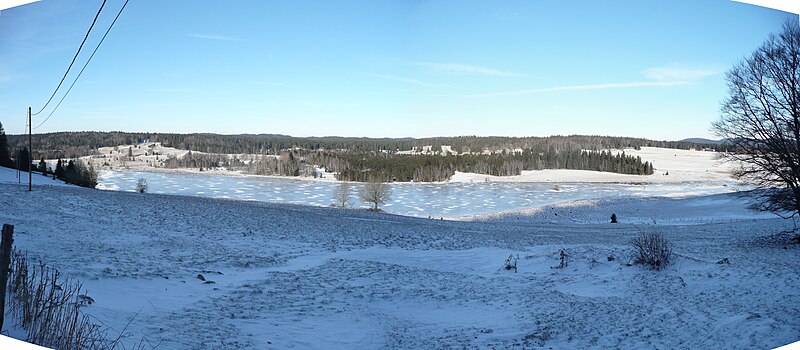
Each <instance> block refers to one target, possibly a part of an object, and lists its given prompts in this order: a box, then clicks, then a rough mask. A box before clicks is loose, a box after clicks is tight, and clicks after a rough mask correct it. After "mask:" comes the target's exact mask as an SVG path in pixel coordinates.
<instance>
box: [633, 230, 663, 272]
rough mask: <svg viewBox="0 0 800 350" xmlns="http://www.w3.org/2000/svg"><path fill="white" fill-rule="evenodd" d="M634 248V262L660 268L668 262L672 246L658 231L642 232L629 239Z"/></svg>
mask: <svg viewBox="0 0 800 350" xmlns="http://www.w3.org/2000/svg"><path fill="white" fill-rule="evenodd" d="M631 246H633V248H634V249H635V250H636V252H635V257H634V260H633V263H634V264H638V265H647V266H650V268H652V269H656V270H661V269H663V268H664V267H666V266H667V265H669V263H670V258H671V257H672V248H670V244H669V241H668V240H667V239H666V238H665V237H664V236H663V235H662V234H660V233H642V234H639V236H637V237H635V238H633V239H632V240H631Z"/></svg>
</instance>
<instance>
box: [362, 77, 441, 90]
mask: <svg viewBox="0 0 800 350" xmlns="http://www.w3.org/2000/svg"><path fill="white" fill-rule="evenodd" d="M367 75H368V76H370V77H373V78H378V79H383V80H391V81H399V82H402V83H407V84H412V85H419V86H426V87H447V86H448V85H443V84H431V83H426V82H422V81H419V80H416V79H410V78H404V77H398V76H394V75H387V74H367Z"/></svg>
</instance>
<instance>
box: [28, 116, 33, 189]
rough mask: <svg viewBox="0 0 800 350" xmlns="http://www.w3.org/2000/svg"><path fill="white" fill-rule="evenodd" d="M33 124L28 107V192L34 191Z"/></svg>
mask: <svg viewBox="0 0 800 350" xmlns="http://www.w3.org/2000/svg"><path fill="white" fill-rule="evenodd" d="M32 133H33V124H31V108H30V107H28V192H30V191H32V190H33V173H31V163H32V162H33V156H32V155H33V137H32V136H31V134H32Z"/></svg>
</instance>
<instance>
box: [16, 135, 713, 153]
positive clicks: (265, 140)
mask: <svg viewBox="0 0 800 350" xmlns="http://www.w3.org/2000/svg"><path fill="white" fill-rule="evenodd" d="M7 136H8V142H9V145H10V147H11V149H12V151H13V150H15V149H17V148H23V147H27V146H28V138H27V135H7ZM144 140H149V141H151V142H161V144H162V145H164V146H167V147H174V148H178V149H190V150H193V151H200V152H206V153H229V154H277V153H278V152H280V151H281V150H288V149H292V148H296V149H304V150H319V149H325V150H349V151H366V152H370V151H387V152H390V153H391V152H396V151H408V150H411V149H413V148H414V147H417V148H421V147H423V146H433V149H434V150H439V149H441V146H442V145H445V146H451V148H452V150H454V151H456V152H458V153H466V152H481V151H482V150H484V149H488V150H492V151H496V150H503V149H512V150H513V149H522V150H528V149H537V150H553V151H556V152H558V151H571V150H595V151H600V150H604V149H621V148H626V147H631V148H638V147H662V148H677V149H691V148H695V149H698V148H715V149H717V150H724V148H725V145H720V144H708V143H696V142H687V141H654V140H648V139H642V138H633V137H614V136H585V135H571V136H548V137H495V136H489V137H484V136H458V137H432V138H422V139H413V138H358V137H292V136H286V135H274V134H264V135H249V134H244V135H218V134H167V133H130V132H116V131H115V132H96V131H80V132H56V133H47V134H35V135H33V149H34V150H36V151H35V153H34V156H33V158H34V159H38V158H41V157H45V158H48V159H55V158H75V157H79V156H85V155H90V154H95V153H96V149H97V148H99V147H113V146H118V145H130V144H136V143H141V142H143V141H144Z"/></svg>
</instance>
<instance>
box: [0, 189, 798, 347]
mask: <svg viewBox="0 0 800 350" xmlns="http://www.w3.org/2000/svg"><path fill="white" fill-rule="evenodd" d="M26 189H27V188H26V187H24V186H20V185H16V184H8V183H0V208H2V210H0V222H2V223H11V224H14V225H16V230H15V243H16V245H17V247H18V248H20V249H24V250H27V251H29V252H30V253H31V254H32V256H34V257H39V258H41V259H42V260H44V261H46V262H48V263H49V264H51V265H55V266H57V267H59V268H61V270H62V271H63V272H64V273H65V274H67V275H69V276H70V277H76V278H80V279H82V280H83V282H84V287H85V288H86V289H87V290H88V294H89V295H90V296H91V297H92V298H93V299H94V300H95V301H96V302H95V303H94V304H93V305H91V306H88V307H86V308H85V310H86V311H87V312H89V313H90V314H91V315H92V316H93V317H95V318H96V319H97V320H98V322H102V324H105V325H107V326H109V327H111V328H112V329H111V330H110V331H109V333H110V334H112V335H113V334H117V333H119V332H121V330H122V329H123V328H124V327H125V325H126V324H127V323H128V322H129V321H130V326H128V328H127V329H126V331H125V341H126V342H128V344H133V343H138V342H139V341H140V340H141V338H142V337H145V338H146V339H147V341H148V342H150V343H151V344H153V345H156V344H158V348H160V349H241V348H256V349H265V348H266V349H269V348H276V349H284V348H326V349H336V348H387V347H389V348H442V347H466V348H492V347H493V348H532V347H543V348H603V349H605V348H660V349H664V348H730V349H750V348H771V347H776V346H780V345H783V344H787V343H790V342H793V341H797V340H800V318H798V317H797V315H800V302H798V300H800V290H798V288H797V286H798V285H800V260H798V259H797V257H798V254H799V253H800V247H798V246H797V245H792V244H788V243H785V242H786V241H787V238H788V235H786V234H778V232H780V231H783V230H787V229H790V228H791V227H792V223H791V222H790V221H784V220H781V219H772V218H767V217H764V216H760V214H752V213H751V214H752V215H747V213H748V212H747V211H745V209H736V210H737V213H738V214H737V216H736V217H729V218H727V219H726V220H720V221H710V222H709V221H706V220H696V221H695V222H690V223H693V224H682V225H661V224H660V223H657V224H655V225H654V224H652V223H651V224H649V225H647V224H632V223H626V222H625V218H633V217H635V210H636V209H637V208H638V207H639V204H636V203H627V204H625V203H623V204H620V205H619V206H618V207H615V208H614V210H618V211H617V212H616V214H617V215H618V216H619V217H620V218H621V222H622V223H620V224H617V225H612V224H606V223H599V221H598V222H595V221H594V219H593V218H590V217H588V216H589V215H593V214H592V213H597V215H600V212H601V211H602V210H601V209H593V208H592V207H591V206H580V205H577V206H574V208H573V210H575V211H574V212H573V214H572V215H573V216H574V217H575V220H561V221H552V220H551V219H550V218H544V217H543V218H542V219H541V220H538V219H536V217H535V216H534V217H532V218H528V219H526V220H522V219H517V220H514V219H508V220H506V219H503V218H496V219H493V220H491V221H490V222H453V221H440V220H429V219H421V218H410V217H401V216H394V215H386V214H374V213H369V212H365V211H356V210H338V209H330V208H319V207H306V206H296V205H286V204H270V203H260V202H240V201H231V200H220V199H211V198H199V197H182V196H165V195H156V194H147V195H140V194H136V193H124V192H111V191H97V190H89V189H83V188H74V187H56V186H37V187H36V188H35V191H34V192H30V193H29V192H27V191H26ZM723 199H724V198H721V197H720V198H715V197H711V198H709V199H707V202H708V201H711V202H713V201H717V200H723ZM698 200H699V199H698ZM673 201H674V202H671V204H670V205H671V206H672V207H671V208H679V207H681V206H691V205H693V203H694V202H692V201H691V200H684V199H680V200H673ZM682 203H683V204H682ZM737 203H738V202H735V201H731V202H728V204H725V203H723V202H720V203H718V204H717V205H718V207H719V209H720V212H724V211H725V210H727V209H729V208H731V207H735V206H737V205H739V204H737ZM604 205H605V204H604ZM641 205H642V206H644V207H647V206H648V205H650V204H647V203H643V204H641ZM31 210H34V211H35V215H30V211H31ZM648 210H649V209H648ZM683 212H685V213H686V215H691V213H692V210H688V209H684V211H683ZM609 214H610V213H609ZM518 215H521V214H518ZM565 215H566V214H565ZM703 215H709V214H708V212H706V213H705V214H703ZM559 216H561V215H559ZM582 216H583V217H582ZM519 217H521V216H519ZM603 217H605V214H603ZM642 217H643V218H644V216H642ZM643 220H644V219H643ZM665 220H666V219H665ZM551 221H552V222H551ZM667 221H668V220H667ZM652 230H655V231H658V232H662V233H663V234H665V235H666V236H667V237H668V238H669V239H670V240H671V241H672V242H673V244H674V250H675V252H676V254H677V257H676V259H675V264H674V265H672V266H670V267H669V268H667V269H666V270H664V271H660V272H653V271H648V270H644V269H642V268H640V267H636V266H630V267H629V266H626V264H627V263H628V262H629V261H630V248H629V247H628V246H627V242H628V241H629V240H630V239H631V238H632V237H633V236H635V235H637V234H638V233H640V232H643V231H648V232H649V231H652ZM784 247H785V249H784ZM561 249H565V250H566V252H567V253H568V254H569V265H568V267H567V268H564V269H559V268H554V267H556V266H558V265H559V252H560V250H561ZM509 254H513V255H514V257H517V256H518V268H519V271H518V272H517V273H515V272H513V271H507V270H504V269H503V268H502V267H503V263H504V261H505V259H506V258H507V257H508V256H509ZM610 256H613V257H614V259H613V260H610V259H609V257H610ZM723 258H728V259H729V261H730V264H717V261H719V260H720V259H723ZM199 275H202V276H199ZM203 280H205V281H203Z"/></svg>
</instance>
